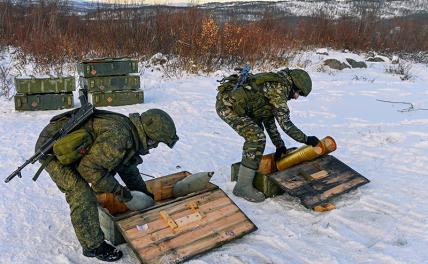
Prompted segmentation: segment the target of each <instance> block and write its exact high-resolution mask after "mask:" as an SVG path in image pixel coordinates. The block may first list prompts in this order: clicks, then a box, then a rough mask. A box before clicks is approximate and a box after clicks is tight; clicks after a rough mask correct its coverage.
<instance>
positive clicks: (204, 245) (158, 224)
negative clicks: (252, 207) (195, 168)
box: [116, 188, 257, 263]
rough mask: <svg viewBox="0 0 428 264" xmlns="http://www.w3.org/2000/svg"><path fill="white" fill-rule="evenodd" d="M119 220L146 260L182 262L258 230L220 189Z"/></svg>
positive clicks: (118, 222)
mask: <svg viewBox="0 0 428 264" xmlns="http://www.w3.org/2000/svg"><path fill="white" fill-rule="evenodd" d="M116 223H117V226H118V228H119V229H120V231H121V233H122V235H123V237H124V238H125V240H126V241H127V242H128V245H129V246H130V247H131V248H132V249H133V251H134V252H135V254H136V255H137V256H138V258H139V259H140V261H141V262H142V263H180V262H182V261H185V260H187V259H189V258H191V257H193V256H195V255H198V254H201V253H203V252H206V251H208V250H210V249H213V248H215V247H218V246H221V245H223V244H225V243H227V242H229V241H231V240H234V239H237V238H240V237H242V236H244V235H246V234H248V233H250V232H253V231H255V230H257V227H256V226H255V225H254V224H253V223H252V222H251V220H250V219H248V217H247V216H246V215H245V214H244V213H243V212H242V211H241V210H240V209H239V208H238V207H237V206H236V205H235V204H234V203H233V201H232V200H231V199H230V198H229V197H228V196H227V195H226V194H225V193H224V192H223V191H222V190H221V189H219V188H216V189H214V190H209V191H207V192H204V193H200V194H198V195H195V196H192V197H188V198H185V199H182V200H174V201H173V202H171V203H168V204H164V205H163V206H158V207H157V208H154V209H151V210H149V211H146V212H141V213H138V214H135V215H133V216H131V217H127V218H125V219H121V220H119V221H117V222H116Z"/></svg>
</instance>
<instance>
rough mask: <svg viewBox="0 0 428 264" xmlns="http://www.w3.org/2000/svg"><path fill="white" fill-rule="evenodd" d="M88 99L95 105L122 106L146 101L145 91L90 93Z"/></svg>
mask: <svg viewBox="0 0 428 264" xmlns="http://www.w3.org/2000/svg"><path fill="white" fill-rule="evenodd" d="M88 100H89V102H90V103H92V104H93V105H94V106H121V105H133V104H141V103H144V91H142V90H136V91H114V92H106V93H103V92H92V93H88Z"/></svg>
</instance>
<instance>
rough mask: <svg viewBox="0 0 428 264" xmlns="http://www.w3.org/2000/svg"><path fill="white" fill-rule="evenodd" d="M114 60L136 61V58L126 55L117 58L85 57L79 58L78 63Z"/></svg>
mask: <svg viewBox="0 0 428 264" xmlns="http://www.w3.org/2000/svg"><path fill="white" fill-rule="evenodd" d="M116 61H137V59H133V58H127V57H118V58H108V57H103V58H87V59H83V60H81V61H80V62H79V63H80V64H87V63H106V62H116Z"/></svg>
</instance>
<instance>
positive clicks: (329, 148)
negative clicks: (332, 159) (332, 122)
mask: <svg viewBox="0 0 428 264" xmlns="http://www.w3.org/2000/svg"><path fill="white" fill-rule="evenodd" d="M321 142H322V143H323V144H324V146H325V152H324V153H323V155H325V154H328V153H330V152H333V151H335V150H336V149H337V144H336V141H335V140H334V139H333V138H332V137H330V136H327V137H325V138H323V139H321Z"/></svg>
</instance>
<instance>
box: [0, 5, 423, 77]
mask: <svg viewBox="0 0 428 264" xmlns="http://www.w3.org/2000/svg"><path fill="white" fill-rule="evenodd" d="M365 2H367V1H365ZM374 2H375V4H373V5H372V6H369V9H368V10H369V11H367V10H366V9H367V7H365V6H362V5H356V6H355V8H356V10H358V13H359V14H360V16H356V17H349V16H344V17H341V18H339V19H334V18H333V17H331V16H329V15H328V13H327V12H322V11H320V12H317V13H315V14H314V16H313V17H299V18H290V17H282V18H273V17H272V16H271V14H270V12H268V11H267V12H266V14H265V15H264V16H263V17H262V18H261V19H260V20H258V21H252V22H248V21H239V20H233V19H231V20H229V21H227V22H224V21H219V20H217V19H216V18H215V16H212V14H210V13H209V12H208V11H207V10H204V9H202V8H198V7H196V6H192V7H186V8H181V9H177V10H171V9H164V8H162V7H155V8H154V10H153V12H152V13H151V14H150V15H149V16H142V15H141V10H140V9H139V8H138V7H135V6H130V7H129V8H123V6H117V7H115V6H113V7H110V8H104V7H103V8H101V7H100V8H99V9H97V10H96V11H94V12H90V13H88V14H86V15H78V14H75V13H72V12H70V10H69V9H68V6H67V2H66V1H62V0H35V1H11V0H5V1H1V2H0V46H9V45H10V46H13V47H16V48H19V50H20V51H22V54H24V55H25V56H26V57H27V56H29V57H31V58H33V60H34V62H35V64H37V65H44V66H41V68H40V70H41V71H43V70H46V71H47V70H49V69H53V71H54V72H57V73H58V74H61V73H62V72H63V69H62V68H61V67H60V66H56V65H63V64H64V63H66V62H75V61H77V60H80V59H82V58H83V57H104V56H128V57H138V58H142V57H150V56H151V55H153V54H155V53H158V52H161V53H163V54H166V55H168V56H173V57H174V56H180V57H181V58H182V59H181V60H180V61H178V62H175V65H174V67H176V66H177V67H178V66H180V67H185V68H186V69H189V70H190V71H195V70H197V71H199V70H201V71H212V70H213V69H216V68H218V67H220V66H224V65H230V66H233V65H237V64H242V63H244V62H250V63H254V64H255V63H257V62H258V61H270V62H275V61H278V64H282V61H283V58H284V56H283V53H284V51H288V50H293V49H294V50H299V49H305V48H311V47H320V46H323V47H326V46H327V47H332V48H337V49H349V50H360V51H368V50H376V51H389V52H393V51H405V52H417V51H426V50H428V42H427V41H426V39H428V30H426V29H427V28H428V18H427V17H421V18H420V19H418V20H412V19H405V18H394V19H381V18H380V17H378V16H377V15H378V10H379V9H380V8H381V7H382V5H383V2H384V1H381V0H377V1H374ZM392 29H393V30H392ZM391 30H392V31H391ZM195 66H196V68H197V69H195ZM43 67H45V68H43Z"/></svg>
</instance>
